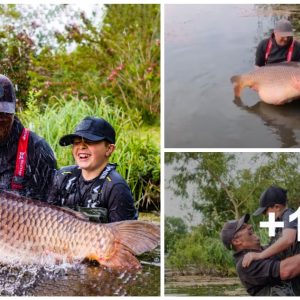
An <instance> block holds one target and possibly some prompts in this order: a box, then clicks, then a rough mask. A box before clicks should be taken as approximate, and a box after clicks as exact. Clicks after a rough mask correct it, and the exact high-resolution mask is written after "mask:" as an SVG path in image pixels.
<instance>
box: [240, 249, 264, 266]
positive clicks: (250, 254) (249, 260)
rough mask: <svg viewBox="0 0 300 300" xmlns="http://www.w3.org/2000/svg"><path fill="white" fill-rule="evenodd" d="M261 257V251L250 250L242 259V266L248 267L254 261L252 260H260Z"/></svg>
mask: <svg viewBox="0 0 300 300" xmlns="http://www.w3.org/2000/svg"><path fill="white" fill-rule="evenodd" d="M258 259H260V253H256V252H248V253H247V254H246V255H245V256H244V258H243V261H242V266H243V267H244V268H247V267H249V266H250V264H251V263H252V261H254V260H258Z"/></svg>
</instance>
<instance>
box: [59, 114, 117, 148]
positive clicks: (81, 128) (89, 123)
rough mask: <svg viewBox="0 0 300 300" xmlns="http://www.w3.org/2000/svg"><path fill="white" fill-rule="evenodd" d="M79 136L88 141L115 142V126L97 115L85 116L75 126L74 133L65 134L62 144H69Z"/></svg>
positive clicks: (61, 140)
mask: <svg viewBox="0 0 300 300" xmlns="http://www.w3.org/2000/svg"><path fill="white" fill-rule="evenodd" d="M77 137H81V138H84V139H85V140H88V141H93V142H100V141H102V140H107V141H108V142H110V143H112V144H114V143H115V141H116V133H115V130H114V128H113V127H112V126H111V125H110V124H109V123H108V122H107V121H105V120H104V119H102V118H96V117H85V118H84V119H83V120H82V121H81V122H80V123H79V124H78V125H77V127H76V128H75V132H74V133H72V134H67V135H64V136H63V137H62V138H61V139H60V140H59V144H60V145H61V146H68V145H70V144H72V143H73V141H74V139H75V138H77Z"/></svg>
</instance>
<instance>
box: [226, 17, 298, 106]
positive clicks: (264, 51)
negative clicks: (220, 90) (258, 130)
mask: <svg viewBox="0 0 300 300" xmlns="http://www.w3.org/2000/svg"><path fill="white" fill-rule="evenodd" d="M293 35H294V34H293V28H292V25H291V23H290V22H289V21H288V20H280V21H278V22H277V24H276V26H275V28H274V32H273V34H272V35H271V37H270V38H269V39H265V40H263V41H261V42H260V44H259V45H258V47H257V51H256V60H255V67H256V68H255V70H253V71H251V72H249V73H245V74H239V75H235V76H232V77H231V79H230V80H231V82H232V84H233V88H234V96H235V99H234V103H236V104H237V105H238V106H241V107H242V106H243V103H242V101H241V93H242V91H243V89H244V88H246V87H249V88H251V89H253V90H255V91H257V92H258V96H259V98H260V99H261V100H262V101H263V102H265V103H268V104H272V105H283V104H285V103H289V102H291V101H294V100H296V99H299V96H300V68H299V66H300V43H299V42H297V41H296V40H295V39H294V38H293Z"/></svg>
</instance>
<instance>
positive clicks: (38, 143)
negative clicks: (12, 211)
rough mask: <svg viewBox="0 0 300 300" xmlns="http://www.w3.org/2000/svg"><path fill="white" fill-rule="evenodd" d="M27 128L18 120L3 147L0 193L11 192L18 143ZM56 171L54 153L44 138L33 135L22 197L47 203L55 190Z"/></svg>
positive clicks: (0, 160) (0, 168)
mask: <svg viewBox="0 0 300 300" xmlns="http://www.w3.org/2000/svg"><path fill="white" fill-rule="evenodd" d="M23 128H24V126H23V125H22V123H21V122H20V120H19V119H18V118H17V117H16V116H15V119H14V123H13V126H12V129H11V132H10V135H9V136H8V138H7V140H6V141H4V142H2V143H0V189H3V190H11V181H12V177H13V176H14V171H15V166H16V156H17V151H18V143H19V138H20V136H21V133H22V130H23ZM55 169H56V159H55V156H54V153H53V151H52V149H51V148H50V146H49V145H48V144H47V142H46V141H45V140H44V139H43V138H41V137H39V136H38V135H37V134H35V133H34V132H32V131H30V134H29V139H28V149H27V160H26V170H25V175H24V178H23V182H22V184H23V189H22V190H20V191H18V193H19V194H21V195H23V196H26V197H29V198H33V199H38V200H42V201H45V200H46V197H47V195H48V192H49V188H50V187H51V186H52V181H53V177H54V174H55Z"/></svg>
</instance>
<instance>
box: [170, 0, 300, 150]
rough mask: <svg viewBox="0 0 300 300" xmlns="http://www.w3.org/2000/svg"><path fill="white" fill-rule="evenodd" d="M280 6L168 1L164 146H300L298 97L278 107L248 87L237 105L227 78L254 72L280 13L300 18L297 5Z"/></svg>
mask: <svg viewBox="0 0 300 300" xmlns="http://www.w3.org/2000/svg"><path fill="white" fill-rule="evenodd" d="M278 7H279V9H276V10H275V9H274V6H271V5H201V4H199V5H165V146H166V147H168V148H170V147H171V148H173V147H174V148H175V147H180V148H186V147H188V148H193V147H199V148H231V147H238V148H251V147H255V148H271V147H276V148H279V147H298V146H299V145H300V122H299V115H300V101H298V102H292V103H290V104H286V105H284V106H280V107H275V106H273V105H267V104H265V103H262V102H260V100H259V97H258V95H257V93H256V92H255V91H252V90H249V89H246V90H244V91H243V94H242V101H243V102H234V101H233V100H234V96H233V88H232V85H231V83H230V77H231V76H233V75H236V74H241V73H245V72H249V71H250V70H252V69H253V67H254V61H255V51H256V47H257V45H258V43H259V41H260V40H261V39H263V38H266V37H268V36H269V35H270V33H271V30H272V28H274V24H275V23H276V20H278V18H280V17H282V16H285V17H287V16H289V17H290V18H291V19H292V22H293V18H298V19H299V5H290V6H285V5H279V6H278ZM278 7H277V8H278ZM294 23H295V24H296V22H294ZM297 32H300V30H299V29H298V28H297Z"/></svg>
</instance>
